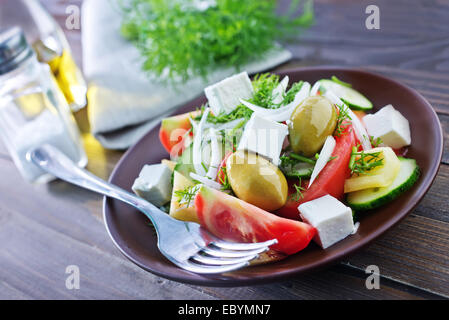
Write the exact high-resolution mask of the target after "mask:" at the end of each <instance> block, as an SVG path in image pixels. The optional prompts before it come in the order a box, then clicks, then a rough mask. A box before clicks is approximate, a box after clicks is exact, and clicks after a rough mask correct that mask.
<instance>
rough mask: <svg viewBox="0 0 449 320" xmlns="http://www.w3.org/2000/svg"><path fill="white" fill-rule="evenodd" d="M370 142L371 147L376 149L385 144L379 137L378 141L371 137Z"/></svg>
mask: <svg viewBox="0 0 449 320" xmlns="http://www.w3.org/2000/svg"><path fill="white" fill-rule="evenodd" d="M369 141H370V142H371V145H372V146H373V147H374V148H376V147H378V146H379V145H380V144H381V143H383V141H382V139H381V138H380V137H379V138H377V139H374V137H373V136H370V137H369Z"/></svg>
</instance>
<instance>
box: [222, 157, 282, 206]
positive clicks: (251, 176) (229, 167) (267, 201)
mask: <svg viewBox="0 0 449 320" xmlns="http://www.w3.org/2000/svg"><path fill="white" fill-rule="evenodd" d="M226 173H227V175H228V179H229V183H230V184H231V187H232V191H234V193H235V194H236V196H237V197H238V198H240V199H242V200H244V201H246V202H249V203H251V204H253V205H255V206H257V207H259V208H261V209H264V210H267V211H273V210H276V209H279V208H280V207H282V206H283V205H284V204H285V202H286V201H287V193H288V185H287V180H286V179H285V176H284V174H283V173H282V172H281V170H279V168H278V167H277V166H275V165H273V164H272V163H271V162H269V161H268V160H266V159H265V158H263V157H261V156H258V155H256V154H254V153H249V152H246V151H241V150H239V151H236V152H235V153H233V154H232V155H231V156H230V157H229V158H228V160H227V161H226Z"/></svg>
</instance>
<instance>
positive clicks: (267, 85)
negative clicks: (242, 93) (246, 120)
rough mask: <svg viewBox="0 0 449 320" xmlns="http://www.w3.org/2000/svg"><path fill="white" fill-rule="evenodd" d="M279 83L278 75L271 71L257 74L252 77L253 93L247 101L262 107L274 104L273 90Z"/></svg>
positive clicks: (269, 106) (270, 106)
mask: <svg viewBox="0 0 449 320" xmlns="http://www.w3.org/2000/svg"><path fill="white" fill-rule="evenodd" d="M278 84H279V76H278V75H275V74H271V73H263V74H258V75H256V76H255V77H254V80H253V88H254V95H253V97H252V98H251V99H249V100H248V101H249V102H251V103H253V104H255V105H256V106H259V107H262V108H268V109H269V108H272V106H273V105H274V103H273V99H274V98H276V97H274V96H273V90H274V88H276V87H277V86H278Z"/></svg>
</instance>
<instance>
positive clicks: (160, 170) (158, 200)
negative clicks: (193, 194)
mask: <svg viewBox="0 0 449 320" xmlns="http://www.w3.org/2000/svg"><path fill="white" fill-rule="evenodd" d="M171 174H172V171H171V170H170V169H169V168H168V166H167V165H166V164H163V163H161V164H152V165H145V166H144V167H143V168H142V171H141V172H140V174H139V177H138V178H137V179H136V180H135V181H134V184H133V186H132V189H133V191H134V192H135V193H136V194H137V195H138V196H140V197H142V198H144V199H145V200H147V201H149V202H151V203H152V204H154V205H155V206H158V207H160V206H163V205H164V204H166V203H167V202H168V201H170V198H171V192H172V185H171Z"/></svg>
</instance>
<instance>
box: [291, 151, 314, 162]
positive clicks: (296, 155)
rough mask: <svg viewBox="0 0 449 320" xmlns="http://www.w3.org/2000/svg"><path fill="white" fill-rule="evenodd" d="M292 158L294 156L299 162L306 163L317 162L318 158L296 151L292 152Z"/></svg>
mask: <svg viewBox="0 0 449 320" xmlns="http://www.w3.org/2000/svg"><path fill="white" fill-rule="evenodd" d="M289 156H290V158H293V159H295V160H298V161H299V162H306V163H310V164H315V163H316V160H313V159H310V158H307V157H304V156H301V155H299V154H296V153H290V155H289Z"/></svg>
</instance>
